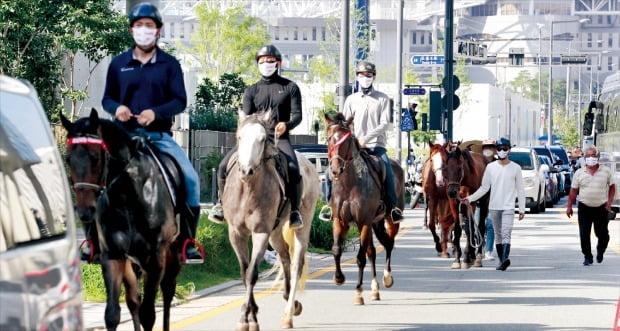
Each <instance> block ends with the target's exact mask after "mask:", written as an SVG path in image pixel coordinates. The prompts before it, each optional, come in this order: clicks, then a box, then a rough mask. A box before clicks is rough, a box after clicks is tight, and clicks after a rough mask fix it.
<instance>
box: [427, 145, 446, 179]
mask: <svg viewBox="0 0 620 331" xmlns="http://www.w3.org/2000/svg"><path fill="white" fill-rule="evenodd" d="M428 145H429V147H430V153H429V155H430V156H429V160H431V165H432V170H433V174H435V185H436V186H437V187H444V186H445V181H444V177H443V171H442V170H443V168H444V167H445V162H446V160H447V159H448V153H447V151H446V147H447V146H448V145H447V143H446V144H443V145H441V144H433V143H432V142H430V141H429V144H428Z"/></svg>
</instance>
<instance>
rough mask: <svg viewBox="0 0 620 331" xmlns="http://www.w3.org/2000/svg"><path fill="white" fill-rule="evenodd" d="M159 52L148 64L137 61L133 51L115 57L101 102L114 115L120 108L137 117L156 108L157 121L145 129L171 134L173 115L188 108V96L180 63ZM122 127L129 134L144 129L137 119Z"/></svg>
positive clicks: (132, 119)
mask: <svg viewBox="0 0 620 331" xmlns="http://www.w3.org/2000/svg"><path fill="white" fill-rule="evenodd" d="M156 50H157V51H156V54H155V56H154V57H153V58H152V59H151V61H149V62H147V63H145V64H142V63H141V62H140V61H138V60H137V59H134V57H133V48H132V49H130V50H128V51H127V52H124V53H122V54H120V55H118V56H116V57H114V58H113V59H112V62H111V63H110V66H109V68H108V74H107V78H106V85H105V91H104V93H103V100H102V102H101V103H102V105H103V109H104V110H105V111H106V112H108V113H110V114H112V116H114V114H116V109H117V108H118V107H119V106H120V105H125V106H127V107H129V109H131V112H132V113H133V114H136V115H137V114H140V113H141V112H142V111H143V110H145V109H149V108H150V109H153V111H154V112H155V120H154V121H153V122H152V123H151V124H149V125H148V126H147V127H146V130H147V131H153V132H170V129H171V127H172V121H173V117H174V115H176V114H179V113H181V112H182V111H183V110H184V109H185V106H186V104H187V94H186V93H185V85H184V83H183V71H182V70H181V65H180V64H179V61H177V59H176V58H174V57H173V56H171V55H169V54H167V53H166V52H164V51H162V50H161V49H159V47H158V48H156ZM119 123H120V122H119ZM121 124H122V125H123V126H124V127H125V128H126V129H127V130H129V131H133V130H135V129H137V128H141V127H142V126H141V125H139V124H138V122H137V121H136V119H135V118H131V119H130V120H129V121H127V122H124V123H121Z"/></svg>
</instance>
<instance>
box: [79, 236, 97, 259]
mask: <svg viewBox="0 0 620 331" xmlns="http://www.w3.org/2000/svg"><path fill="white" fill-rule="evenodd" d="M84 245H86V247H84ZM79 251H80V260H82V261H84V262H87V263H93V260H94V259H95V245H94V244H93V242H92V240H90V239H84V240H82V243H81V244H80V248H79Z"/></svg>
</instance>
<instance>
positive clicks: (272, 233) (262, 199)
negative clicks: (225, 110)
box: [222, 111, 320, 330]
mask: <svg viewBox="0 0 620 331" xmlns="http://www.w3.org/2000/svg"><path fill="white" fill-rule="evenodd" d="M272 118H273V117H272V114H271V111H267V112H258V113H255V114H252V115H249V116H244V114H243V113H242V112H240V113H239V127H238V129H237V145H238V152H237V154H236V156H233V157H232V158H231V163H230V164H229V171H228V179H227V180H226V185H225V186H224V190H223V195H222V207H223V208H224V217H225V219H226V221H227V223H228V237H229V239H230V244H231V245H232V247H233V249H234V250H235V253H236V254H237V259H238V262H239V269H240V273H241V279H242V280H243V284H244V285H245V301H244V303H243V306H242V307H241V318H240V320H239V322H238V323H237V330H258V329H259V325H258V319H257V313H258V305H257V304H256V300H255V298H254V286H255V285H256V281H257V279H258V267H259V264H260V262H261V261H262V260H263V256H264V253H265V250H266V248H267V245H268V244H271V246H272V247H273V248H274V249H275V250H276V252H277V253H278V256H279V258H280V265H281V272H282V273H283V275H284V293H283V297H284V300H286V305H285V308H284V315H283V317H282V322H281V323H282V324H281V325H282V327H283V328H292V327H293V316H294V315H295V316H296V315H299V314H300V313H301V310H302V305H301V303H300V302H299V301H297V300H296V299H297V291H298V290H299V289H300V287H301V285H300V282H301V281H303V278H304V276H305V274H304V273H305V272H306V271H307V269H305V268H304V264H305V254H306V250H307V249H308V243H309V241H310V227H311V225H312V219H313V217H314V210H315V208H316V202H317V200H318V197H319V192H320V187H319V178H318V174H317V173H316V170H315V168H314V167H313V166H312V164H311V163H310V161H308V160H307V159H306V158H305V157H303V156H302V155H300V154H297V160H298V162H299V169H300V173H301V176H302V183H303V193H302V197H301V199H302V200H301V206H300V207H301V208H300V212H301V215H302V218H303V226H302V227H301V228H298V229H295V230H292V229H290V228H289V222H288V218H289V216H288V215H289V214H290V203H289V202H288V200H287V199H286V197H285V194H284V182H283V181H282V179H281V176H280V175H279V173H278V163H277V159H278V157H279V154H278V150H277V148H276V144H275V143H274V141H273V135H274V132H273V130H272V129H269V127H270V125H269V123H270V121H271V119H272ZM250 237H251V238H252V250H251V252H250V251H249V248H248V242H249V239H250ZM250 254H251V255H250Z"/></svg>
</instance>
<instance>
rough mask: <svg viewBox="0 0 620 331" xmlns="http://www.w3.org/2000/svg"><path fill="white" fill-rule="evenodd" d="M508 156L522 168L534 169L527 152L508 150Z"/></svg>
mask: <svg viewBox="0 0 620 331" xmlns="http://www.w3.org/2000/svg"><path fill="white" fill-rule="evenodd" d="M508 158H509V159H510V160H511V161H513V162H515V163H516V164H518V165H519V166H520V167H521V169H523V170H534V165H533V164H532V156H531V154H530V153H527V152H510V154H508Z"/></svg>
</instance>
